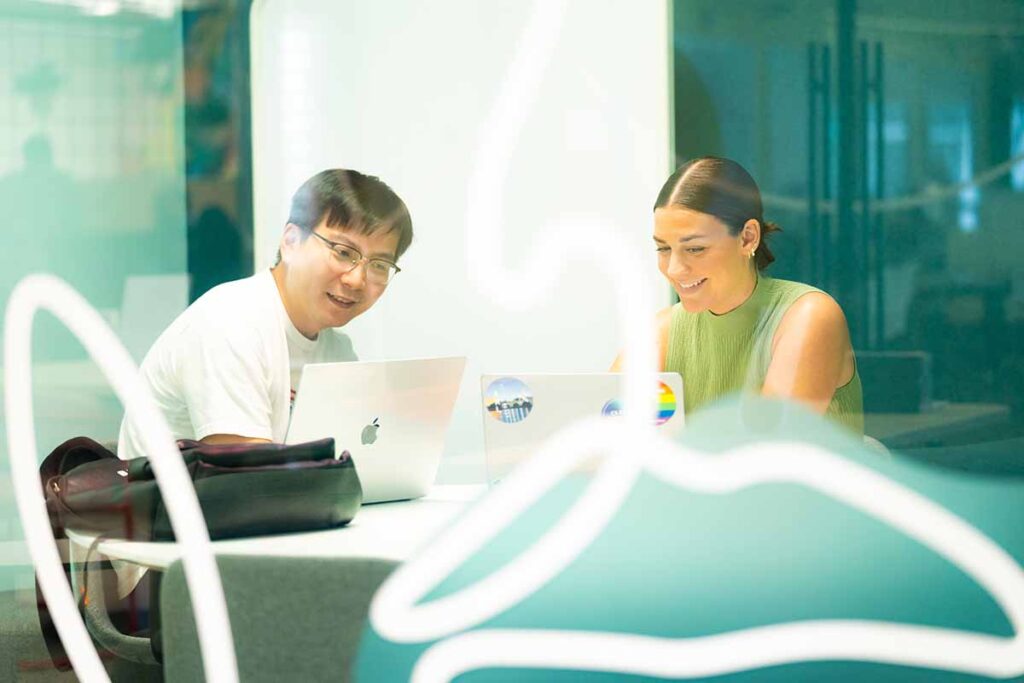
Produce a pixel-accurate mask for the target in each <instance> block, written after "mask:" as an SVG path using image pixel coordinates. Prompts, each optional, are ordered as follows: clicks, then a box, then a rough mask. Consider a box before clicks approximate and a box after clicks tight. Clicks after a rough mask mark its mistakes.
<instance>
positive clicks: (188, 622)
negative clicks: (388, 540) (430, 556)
mask: <svg viewBox="0 0 1024 683" xmlns="http://www.w3.org/2000/svg"><path fill="white" fill-rule="evenodd" d="M217 565H218V567H219V569H220V575H221V581H222V584H223V586H224V592H225V598H226V600H227V605H228V613H229V615H230V619H231V629H232V634H233V636H234V643H235V653H236V657H237V660H238V670H239V671H238V672H239V680H242V681H246V683H253V682H259V681H268V682H270V681H274V682H275V683H276V682H277V681H303V682H304V683H305V682H312V681H331V682H332V683H337V682H338V681H347V680H350V678H351V676H350V669H351V667H352V665H353V663H354V661H355V657H356V651H357V649H358V647H359V640H360V637H361V635H362V631H363V626H364V625H365V623H366V617H367V614H368V612H369V607H370V600H371V598H372V597H373V594H374V592H376V590H377V588H378V587H379V586H380V585H381V583H383V582H384V579H386V578H387V576H388V574H390V573H391V571H392V570H393V569H394V568H395V563H394V562H391V561H385V560H371V559H323V558H277V557H246V556H221V557H218V558H217ZM160 622H161V631H162V635H161V638H162V649H163V661H164V678H165V680H166V681H173V682H181V681H203V680H204V679H203V668H202V659H201V654H200V651H199V640H198V638H197V636H196V626H195V619H194V617H193V614H192V605H191V600H190V598H189V593H188V588H187V586H186V584H185V574H184V571H183V568H182V565H181V563H180V561H179V562H175V563H174V564H172V565H171V566H170V567H169V568H168V569H167V571H166V572H165V574H164V576H163V579H162V581H161V588H160Z"/></svg>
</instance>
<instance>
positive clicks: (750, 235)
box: [740, 218, 761, 254]
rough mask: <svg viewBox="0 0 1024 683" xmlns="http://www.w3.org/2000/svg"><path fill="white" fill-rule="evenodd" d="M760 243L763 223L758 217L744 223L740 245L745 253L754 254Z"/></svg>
mask: <svg viewBox="0 0 1024 683" xmlns="http://www.w3.org/2000/svg"><path fill="white" fill-rule="evenodd" d="M760 244H761V224H760V223H758V222H757V219H756V218H751V219H750V220H749V221H747V222H746V223H744V224H743V229H742V230H741V231H740V247H741V248H742V249H743V251H744V252H745V253H747V254H752V253H753V252H755V251H757V247H758V246H759V245H760Z"/></svg>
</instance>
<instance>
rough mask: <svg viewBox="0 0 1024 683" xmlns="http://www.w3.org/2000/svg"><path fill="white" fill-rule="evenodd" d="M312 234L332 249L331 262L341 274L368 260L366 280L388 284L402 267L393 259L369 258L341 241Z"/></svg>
mask: <svg viewBox="0 0 1024 683" xmlns="http://www.w3.org/2000/svg"><path fill="white" fill-rule="evenodd" d="M310 234H311V235H313V236H314V237H316V238H317V239H319V240H320V241H321V242H323V243H324V244H326V245H327V248H328V249H330V250H331V254H332V258H331V262H332V263H333V264H334V267H335V269H336V270H338V273H339V274H340V275H344V274H345V273H351V272H352V271H353V270H355V269H356V268H358V267H359V264H360V263H362V262H363V261H365V262H366V281H367V282H369V283H372V284H375V285H386V284H387V283H388V282H390V281H391V278H393V277H394V276H395V275H397V274H398V273H400V272H402V269H401V268H399V267H398V266H396V265H395V264H394V263H392V262H391V261H388V260H386V259H382V258H367V257H365V256H363V255H362V254H360V253H359V250H358V249H356V248H355V247H350V246H348V245H347V244H341V243H340V242H332V241H331V240H329V239H327V238H326V237H324V236H323V235H321V234H319V233H317V232H314V231H310Z"/></svg>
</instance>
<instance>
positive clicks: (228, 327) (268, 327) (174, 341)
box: [147, 273, 280, 356]
mask: <svg viewBox="0 0 1024 683" xmlns="http://www.w3.org/2000/svg"><path fill="white" fill-rule="evenodd" d="M276 296H278V294H277V291H276V288H275V287H274V282H273V279H272V278H271V277H270V276H269V275H268V274H266V273H258V274H256V275H253V276H252V277H247V278H243V279H241V280H232V281H231V282H225V283H223V284H220V285H217V286H216V287H214V288H212V289H210V290H209V291H207V292H206V293H204V294H203V295H202V296H200V297H199V298H198V299H196V300H195V301H194V302H193V303H192V305H190V306H189V307H188V308H186V309H185V311H184V312H183V313H182V314H181V315H180V316H178V318H177V319H176V320H175V321H174V322H173V323H171V325H170V327H168V328H167V329H166V330H165V331H164V333H163V334H161V335H160V338H158V339H157V341H156V342H155V343H154V345H153V347H152V348H151V349H150V353H149V354H147V356H162V355H165V354H168V353H170V354H175V353H177V352H178V351H179V350H180V349H183V348H185V347H190V346H193V345H194V344H204V343H205V342H206V341H209V340H212V339H215V338H219V339H223V340H225V341H226V342H228V343H233V342H231V341H229V340H231V339H235V340H236V342H234V343H237V342H238V341H240V340H250V342H252V343H259V342H258V341H257V340H259V339H261V338H263V337H266V336H268V335H276V334H277V333H279V332H280V320H279V318H280V316H279V315H278V311H277V306H276V302H275V301H274V299H273V297H276ZM242 343H243V344H247V343H249V342H244V341H243V342H242Z"/></svg>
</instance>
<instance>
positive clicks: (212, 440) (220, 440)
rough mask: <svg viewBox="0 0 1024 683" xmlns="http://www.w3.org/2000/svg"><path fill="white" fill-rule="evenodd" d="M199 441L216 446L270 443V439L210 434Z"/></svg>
mask: <svg viewBox="0 0 1024 683" xmlns="http://www.w3.org/2000/svg"><path fill="white" fill-rule="evenodd" d="M199 441H200V442H201V443H208V444H214V445H216V444H225V443H270V439H254V438H252V437H250V436H239V435H238V434H209V435H207V436H204V437H203V438H201V439H200V440H199Z"/></svg>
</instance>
